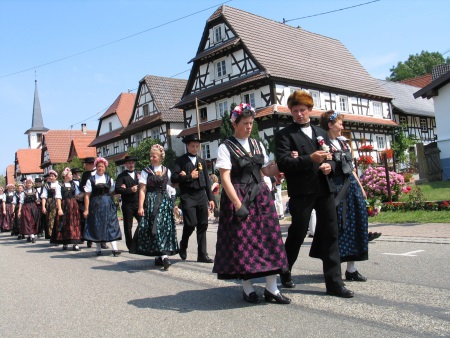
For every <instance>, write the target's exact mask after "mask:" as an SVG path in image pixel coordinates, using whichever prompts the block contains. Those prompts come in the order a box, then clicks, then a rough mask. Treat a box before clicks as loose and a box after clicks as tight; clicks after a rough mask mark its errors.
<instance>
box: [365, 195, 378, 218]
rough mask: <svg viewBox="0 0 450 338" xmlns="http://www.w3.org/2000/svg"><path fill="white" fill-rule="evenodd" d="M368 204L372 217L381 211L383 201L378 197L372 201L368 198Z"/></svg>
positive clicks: (368, 211)
mask: <svg viewBox="0 0 450 338" xmlns="http://www.w3.org/2000/svg"><path fill="white" fill-rule="evenodd" d="M366 206H367V214H368V215H369V216H370V217H374V216H376V215H378V214H379V213H380V211H381V201H380V200H378V199H377V200H373V201H372V202H369V201H367V200H366Z"/></svg>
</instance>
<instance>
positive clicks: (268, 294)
mask: <svg viewBox="0 0 450 338" xmlns="http://www.w3.org/2000/svg"><path fill="white" fill-rule="evenodd" d="M264 299H265V300H266V302H270V301H272V300H274V301H276V302H277V303H278V304H290V303H291V300H290V299H289V298H287V297H285V296H283V295H282V294H281V292H280V293H278V294H276V295H274V294H273V293H271V292H269V291H267V289H264Z"/></svg>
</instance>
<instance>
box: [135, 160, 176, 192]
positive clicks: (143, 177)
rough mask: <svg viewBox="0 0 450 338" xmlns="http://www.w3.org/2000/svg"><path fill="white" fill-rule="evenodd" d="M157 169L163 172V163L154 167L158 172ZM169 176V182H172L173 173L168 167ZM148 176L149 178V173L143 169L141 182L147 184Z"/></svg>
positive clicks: (154, 170)
mask: <svg viewBox="0 0 450 338" xmlns="http://www.w3.org/2000/svg"><path fill="white" fill-rule="evenodd" d="M157 171H161V172H162V166H161V165H157V166H154V167H153V172H154V173H156V172H157ZM167 177H168V178H169V182H168V183H169V184H172V183H171V181H170V178H171V177H172V173H171V172H170V169H168V168H167ZM147 178H148V174H147V172H146V171H145V170H142V171H141V177H140V178H139V183H142V184H147ZM169 195H170V194H169Z"/></svg>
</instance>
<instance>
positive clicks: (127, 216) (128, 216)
mask: <svg viewBox="0 0 450 338" xmlns="http://www.w3.org/2000/svg"><path fill="white" fill-rule="evenodd" d="M122 215H123V231H124V232H125V243H126V245H127V248H128V250H129V249H130V248H131V242H132V240H133V233H132V230H133V217H134V218H136V219H137V221H138V223H139V221H140V219H141V216H139V215H138V203H133V202H124V201H122Z"/></svg>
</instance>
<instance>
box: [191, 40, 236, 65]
mask: <svg viewBox="0 0 450 338" xmlns="http://www.w3.org/2000/svg"><path fill="white" fill-rule="evenodd" d="M240 41H241V39H239V38H233V39H230V40H228V41H226V42H224V43H221V44H219V45H217V46H214V47H213V48H209V49H207V50H204V51H202V52H200V53H198V54H197V55H196V56H195V58H193V59H192V60H191V61H189V63H191V62H193V61H196V60H200V59H202V58H205V59H207V58H210V57H213V56H214V55H216V54H218V53H221V52H223V51H224V50H226V49H229V48H232V47H234V46H236V45H237V44H239V42H240Z"/></svg>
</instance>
